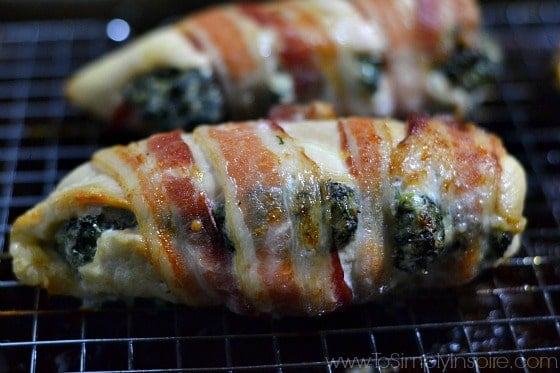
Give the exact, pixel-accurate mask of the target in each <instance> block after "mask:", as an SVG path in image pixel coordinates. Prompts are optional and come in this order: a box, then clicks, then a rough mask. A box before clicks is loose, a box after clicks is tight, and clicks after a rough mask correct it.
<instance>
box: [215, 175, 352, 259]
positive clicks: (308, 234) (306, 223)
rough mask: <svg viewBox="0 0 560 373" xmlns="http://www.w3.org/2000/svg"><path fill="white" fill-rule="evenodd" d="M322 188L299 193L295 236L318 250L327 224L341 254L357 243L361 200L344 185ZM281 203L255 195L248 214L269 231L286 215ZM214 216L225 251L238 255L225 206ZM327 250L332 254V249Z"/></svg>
mask: <svg viewBox="0 0 560 373" xmlns="http://www.w3.org/2000/svg"><path fill="white" fill-rule="evenodd" d="M319 186H320V190H319V189H317V190H316V191H313V190H300V191H299V192H295V195H294V206H293V209H292V212H291V218H292V219H294V225H295V227H296V230H295V232H294V234H295V235H297V236H298V238H300V239H301V240H302V241H303V242H304V243H305V244H307V245H308V246H310V247H316V246H317V245H318V244H320V242H324V241H323V240H322V239H320V238H319V236H320V235H321V231H322V230H321V229H320V224H322V223H323V222H324V223H326V225H327V229H328V232H329V233H328V234H329V235H330V236H329V237H328V241H329V242H332V248H334V249H336V250H338V249H341V248H343V247H344V246H345V245H346V244H348V243H349V242H350V241H351V240H352V239H353V237H354V233H355V231H356V228H357V227H358V214H359V212H360V211H359V203H358V200H357V196H356V194H355V192H354V190H353V189H352V188H351V187H349V186H348V185H345V184H343V183H339V182H333V181H327V182H324V183H321V184H320V185H319ZM278 201H280V196H274V195H273V194H271V193H267V192H263V191H262V190H259V191H258V192H257V191H255V192H254V193H251V195H250V196H248V202H247V203H250V204H251V206H252V207H251V208H250V210H251V211H250V212H248V213H250V214H253V215H254V216H255V217H256V219H257V220H262V222H263V227H265V226H266V225H268V224H269V222H273V221H274V220H275V219H277V218H278V217H279V216H280V215H282V214H284V213H285V212H284V211H283V207H282V206H281V205H276V203H277V202H278ZM261 215H262V216H261ZM277 215H278V216H277ZM212 216H213V219H214V222H215V224H216V227H217V228H218V229H219V231H220V232H221V233H222V235H223V238H224V245H225V249H226V250H228V251H232V252H233V251H235V246H234V244H233V242H232V240H231V239H230V237H229V235H228V232H227V224H226V220H227V218H228V217H227V214H226V208H225V203H219V204H217V205H216V206H215V207H214V209H213V210H212ZM253 233H254V234H255V235H257V236H259V235H260V234H262V233H263V232H260V231H259V229H258V228H257V230H256V231H255V232H253ZM326 249H327V250H330V249H331V247H328V248H326Z"/></svg>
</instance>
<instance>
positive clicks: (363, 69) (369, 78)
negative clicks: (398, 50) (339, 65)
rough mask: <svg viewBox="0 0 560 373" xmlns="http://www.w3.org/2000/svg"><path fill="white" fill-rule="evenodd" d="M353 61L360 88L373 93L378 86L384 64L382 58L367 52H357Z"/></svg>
mask: <svg viewBox="0 0 560 373" xmlns="http://www.w3.org/2000/svg"><path fill="white" fill-rule="evenodd" d="M355 62H356V66H357V71H358V80H359V82H360V84H361V86H362V88H363V89H364V90H365V91H366V92H368V93H375V92H376V91H377V89H378V88H379V80H380V79H381V74H382V71H383V69H384V66H385V64H384V62H383V60H382V59H380V58H379V57H375V56H372V55H368V54H358V55H356V57H355Z"/></svg>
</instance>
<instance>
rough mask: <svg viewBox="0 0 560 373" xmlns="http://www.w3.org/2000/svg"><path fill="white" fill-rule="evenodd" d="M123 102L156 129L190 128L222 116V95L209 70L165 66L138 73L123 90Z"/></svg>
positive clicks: (218, 119)
mask: <svg viewBox="0 0 560 373" xmlns="http://www.w3.org/2000/svg"><path fill="white" fill-rule="evenodd" d="M123 95H124V101H125V102H126V103H127V104H129V105H130V106H132V107H134V108H136V109H138V110H139V111H140V114H141V116H142V118H143V119H144V120H145V121H147V122H149V123H155V124H157V125H159V126H160V130H169V129H174V128H183V129H185V130H189V129H192V128H193V127H194V126H195V125H197V124H201V123H217V122H219V121H221V120H223V118H224V114H225V113H224V112H225V109H224V106H225V105H224V98H223V95H222V91H221V89H220V87H219V86H218V84H217V83H216V82H215V80H214V79H213V77H212V74H211V73H210V72H206V71H204V70H200V69H195V68H191V69H187V70H184V71H181V70H178V69H173V68H166V69H160V70H157V71H154V72H151V73H148V74H145V75H141V76H138V77H137V78H136V79H134V80H132V81H131V82H130V83H128V84H127V85H126V86H125V87H124V90H123Z"/></svg>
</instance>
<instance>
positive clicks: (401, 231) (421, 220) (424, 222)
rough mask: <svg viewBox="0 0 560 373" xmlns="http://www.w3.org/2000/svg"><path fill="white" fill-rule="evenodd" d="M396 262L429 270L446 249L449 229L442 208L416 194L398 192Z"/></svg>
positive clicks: (413, 269) (407, 267)
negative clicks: (445, 223)
mask: <svg viewBox="0 0 560 373" xmlns="http://www.w3.org/2000/svg"><path fill="white" fill-rule="evenodd" d="M393 239H394V242H395V254H394V265H395V266H396V267H397V268H398V269H401V270H403V271H406V272H413V273H415V272H425V271H426V270H427V267H428V265H429V264H430V263H431V262H433V261H434V260H435V259H436V258H438V257H439V256H441V255H442V254H443V253H444V252H445V247H444V240H445V229H444V225H443V216H442V212H441V210H440V207H439V206H438V205H437V204H436V203H435V202H434V201H433V200H432V199H430V198H429V197H427V196H425V195H418V194H415V193H402V194H398V195H397V203H396V212H395V224H394V231H393Z"/></svg>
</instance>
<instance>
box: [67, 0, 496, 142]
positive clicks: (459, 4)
mask: <svg viewBox="0 0 560 373" xmlns="http://www.w3.org/2000/svg"><path fill="white" fill-rule="evenodd" d="M479 17H480V15H479V9H478V7H477V3H476V1H475V0H415V1H409V0H392V1H386V0H350V1H344V0H332V1H323V0H298V1H289V0H288V1H274V2H270V3H249V4H242V3H235V4H229V5H225V6H220V7H214V8H209V9H207V10H205V11H201V12H198V13H194V14H191V15H189V16H187V17H185V18H184V19H182V20H180V21H178V22H176V23H174V24H172V25H169V26H165V27H162V28H160V29H157V30H155V31H152V32H150V33H148V34H147V35H145V36H143V37H140V38H139V39H138V40H135V41H133V42H131V43H130V44H129V45H126V46H124V47H123V48H119V49H117V50H116V51H114V52H112V53H110V54H108V55H107V56H105V57H103V58H101V59H100V60H98V61H94V62H92V63H91V64H90V65H88V66H86V67H84V68H83V69H82V70H80V71H78V72H77V73H76V75H75V76H74V77H72V79H71V80H70V81H69V82H68V85H67V87H66V93H67V97H68V98H69V99H70V101H71V102H73V103H74V104H76V105H77V106H79V107H82V108H84V109H86V110H89V111H91V112H92V113H94V114H96V115H98V116H99V117H101V118H104V119H106V120H108V121H111V122H113V124H118V125H121V126H123V125H125V126H133V127H134V126H135V127H136V129H139V128H141V129H142V130H143V131H147V132H157V131H160V130H165V129H172V128H179V127H181V128H185V129H190V128H192V126H194V125H196V124H200V123H216V122H221V121H224V120H231V119H236V120H239V119H243V120H244V119H254V118H257V117H262V116H264V115H265V114H266V113H267V112H268V110H269V109H270V107H271V106H273V105H275V104H279V103H280V104H285V103H307V102H309V101H311V100H323V101H327V102H330V103H332V104H334V105H335V109H336V111H337V113H339V114H341V115H348V114H351V115H377V116H389V115H399V116H400V115H403V114H407V113H409V112H410V111H416V110H426V109H429V108H434V107H435V108H438V109H445V110H446V111H453V112H455V113H459V114H462V113H464V112H466V111H468V110H469V109H470V108H471V107H472V106H473V105H474V104H475V103H476V102H477V101H480V99H481V97H482V96H481V94H482V92H483V91H484V86H485V84H487V83H488V82H489V81H491V80H492V79H493V78H494V77H495V75H496V72H497V66H498V60H499V53H498V49H497V48H496V47H495V46H494V45H493V44H492V43H489V42H488V41H487V39H486V38H484V37H483V36H482V34H481V31H480V25H479Z"/></svg>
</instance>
